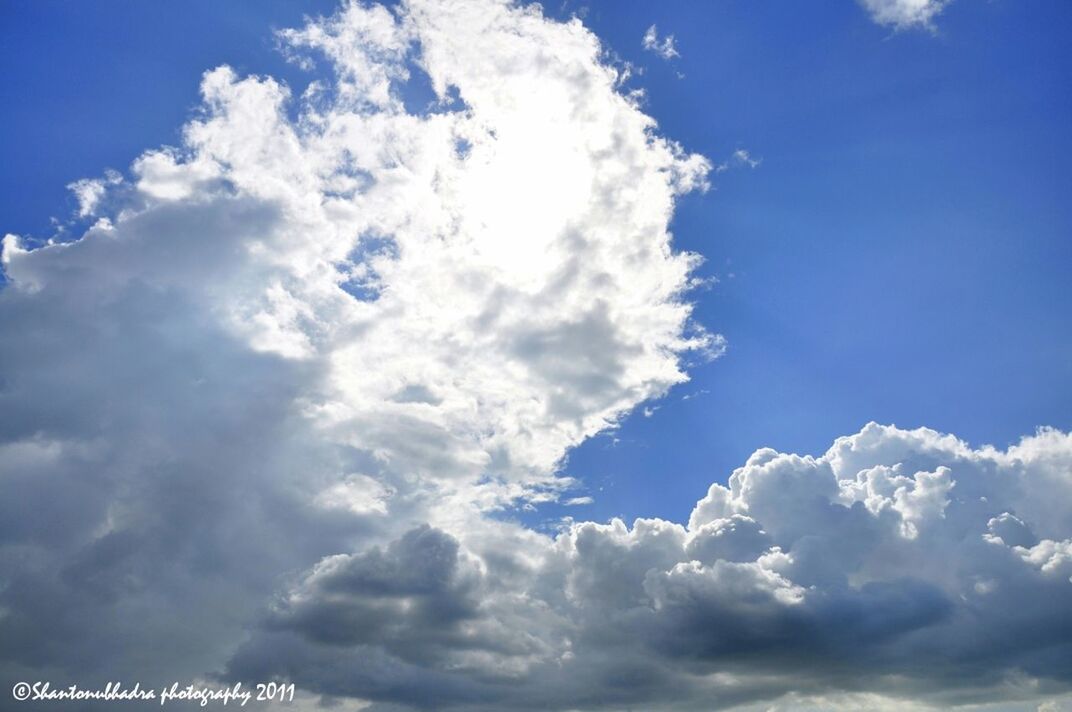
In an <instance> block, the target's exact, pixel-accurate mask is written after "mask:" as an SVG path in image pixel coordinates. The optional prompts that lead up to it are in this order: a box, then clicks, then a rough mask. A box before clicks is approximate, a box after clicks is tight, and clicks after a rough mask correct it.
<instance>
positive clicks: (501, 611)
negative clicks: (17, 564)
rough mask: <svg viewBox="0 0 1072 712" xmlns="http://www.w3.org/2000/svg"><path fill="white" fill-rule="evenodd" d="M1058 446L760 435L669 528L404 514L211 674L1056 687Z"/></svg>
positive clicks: (1065, 442) (510, 695)
mask: <svg viewBox="0 0 1072 712" xmlns="http://www.w3.org/2000/svg"><path fill="white" fill-rule="evenodd" d="M1070 446H1072V435H1068V434H1064V433H1059V432H1057V431H1053V430H1042V431H1040V432H1039V433H1038V434H1036V435H1035V436H1032V437H1027V438H1024V439H1023V440H1022V441H1021V442H1020V443H1019V444H1018V445H1016V446H1013V447H1011V448H1009V449H1008V450H1007V451H998V450H995V449H993V448H982V449H972V448H970V447H968V446H967V445H966V444H964V443H963V442H961V441H959V440H957V439H955V438H952V437H950V436H944V435H941V434H939V433H936V432H934V431H931V430H926V429H919V430H911V431H906V430H899V429H897V428H893V427H884V426H879V425H875V424H871V425H868V426H867V427H865V428H864V429H863V430H862V431H861V432H859V433H857V434H856V435H852V436H849V437H845V438H839V439H838V440H837V441H836V442H835V443H834V445H833V446H832V447H831V448H830V450H829V451H827V452H826V453H825V454H823V455H822V456H820V457H799V456H796V455H788V454H783V453H778V452H776V451H774V450H769V449H766V450H760V451H758V452H757V453H755V454H754V455H753V456H752V457H751V458H750V459H749V460H748V462H747V463H746V464H745V465H744V466H743V467H741V468H739V469H738V470H736V471H735V472H734V473H733V475H732V476H731V477H730V478H729V483H728V485H727V486H722V485H718V484H716V485H712V487H711V489H710V491H709V493H708V495H707V496H706V497H704V498H703V499H702V500H701V501H700V502H698V503H697V506H696V508H695V509H694V511H693V513H692V517H691V519H690V521H689V524H688V526H682V525H680V524H676V523H673V522H668V521H663V520H658V519H638V520H637V521H636V522H634V523H633V525H632V526H631V527H630V526H627V525H626V524H625V523H623V522H622V521H620V520H613V521H611V522H610V523H609V524H597V523H593V522H573V523H571V524H569V526H568V528H567V529H566V530H565V531H563V532H562V533H560V534H558V535H557V536H555V537H553V538H552V537H545V536H541V535H535V534H533V533H532V532H524V531H522V530H520V529H518V528H516V527H514V526H512V525H507V524H502V523H492V522H489V521H483V522H482V523H479V524H475V523H474V522H469V523H468V524H467V526H465V527H462V528H458V529H455V530H454V531H453V533H447V532H446V531H443V530H434V529H433V530H429V529H427V528H421V529H415V530H413V531H411V532H410V533H408V534H407V535H406V536H405V537H403V538H401V539H399V540H397V541H396V542H395V543H393V544H391V545H390V546H389V547H387V548H386V549H373V550H371V551H366V552H365V553H360V554H355V555H353V556H349V557H342V558H332V559H329V560H326V561H325V562H324V563H322V564H320V565H318V566H316V567H314V568H313V569H312V570H311V571H310V572H309V573H308V574H307V576H306V578H305V579H304V580H303V581H302V582H301V583H300V584H299V585H298V586H297V587H296V588H295V589H294V590H293V591H291V592H290V593H289V594H288V596H287V598H286V599H285V600H286V601H288V603H286V604H285V605H284V607H283V608H280V609H277V610H276V611H275V614H274V617H273V619H272V621H271V623H270V625H269V627H268V629H266V631H264V632H262V634H261V635H259V636H257V637H255V638H254V639H253V640H252V641H251V642H250V643H249V644H247V645H246V646H244V647H243V648H242V649H241V650H240V651H239V653H238V654H237V655H236V657H235V658H234V659H233V660H232V661H231V668H230V671H231V673H232V674H233V675H236V676H238V677H241V678H249V679H252V678H254V677H257V676H262V677H263V676H269V675H272V674H279V673H281V672H282V671H284V670H286V671H288V672H289V674H291V675H295V676H297V678H298V679H305V680H307V681H308V684H310V685H311V686H312V688H313V689H317V690H320V691H323V692H327V693H329V694H332V695H349V694H352V695H355V696H358V697H362V696H364V697H370V698H374V699H379V700H381V701H386V700H391V701H394V702H399V703H403V704H410V705H415V706H419V704H418V703H417V702H416V700H415V699H414V698H413V695H414V694H416V693H415V692H414V688H413V687H411V686H416V687H417V688H420V687H421V685H422V684H424V685H426V686H425V687H424V688H423V689H424V691H425V692H426V693H428V694H432V695H434V697H435V699H437V701H438V703H439V704H442V705H448V706H449V705H451V704H454V705H458V706H460V707H461V708H463V709H501V708H503V707H509V708H511V709H519V708H532V709H591V708H597V707H610V708H615V707H616V706H618V705H624V704H628V705H633V706H636V707H643V708H644V709H711V708H720V707H732V706H735V705H738V704H742V703H745V702H748V701H758V700H770V699H773V698H780V697H783V696H784V698H783V699H782V700H781V701H780V702H779V703H778V704H777V705H776V706H775V707H774V709H798V708H800V709H831V708H833V709H853V708H859V707H860V706H861V705H862V706H865V707H868V708H874V709H900V708H904V707H905V706H906V705H909V704H911V705H912V708H916V709H947V708H949V707H951V706H956V705H960V704H977V703H984V702H985V703H990V705H993V706H992V708H993V709H1004V710H1012V709H1031V708H1033V706H1034V705H1035V704H1038V699H1039V698H1040V697H1043V698H1044V697H1047V696H1056V695H1060V694H1062V693H1066V692H1067V691H1068V689H1069V686H1070V684H1072V680H1070V679H1069V672H1068V669H1067V666H1066V665H1065V664H1064V661H1065V660H1066V659H1067V654H1068V653H1069V652H1070V645H1072V643H1070V642H1069V637H1068V634H1067V633H1068V626H1067V624H1065V623H1063V621H1065V620H1069V619H1070V616H1072V596H1069V593H1070V592H1072V582H1070V581H1069V574H1070V573H1072V558H1070V553H1069V552H1070V551H1072V549H1070V546H1072V537H1070V535H1072V505H1070V502H1072V480H1070V479H1069V478H1068V473H1069V472H1070V471H1072V454H1070ZM1055 502H1059V503H1060V504H1059V505H1058V507H1057V509H1055V508H1054V507H1053V506H1052V505H1053V503H1055ZM1058 510H1059V511H1058ZM1009 512H1015V514H1010V513H1009ZM436 532H438V533H436ZM1001 536H1008V537H1010V541H1004V540H1003V539H1002V538H1001ZM1013 536H1015V538H1016V541H1017V542H1019V543H1012V541H1011V539H1012V538H1013ZM425 540H427V546H425V544H423V543H421V542H425ZM402 551H405V552H407V553H406V554H405V557H406V558H405V560H406V561H409V562H411V563H408V564H406V563H403V561H402V558H401V555H400V554H395V553H393V552H402ZM396 559H397V560H396ZM418 561H419V562H424V563H421V564H417V563H416V562H418ZM399 567H401V568H402V569H404V570H405V571H407V573H405V574H401V573H398V574H395V573H390V572H394V571H395V570H396V568H399ZM440 570H442V573H441V574H436V575H435V576H434V578H435V583H434V585H433V584H432V583H430V582H428V581H427V577H428V576H431V575H432V574H434V572H437V571H440ZM358 572H360V573H358ZM371 572H376V573H375V575H376V576H381V577H386V578H385V579H384V582H381V583H376V582H378V581H379V579H373V578H371V577H372V576H373V573H371ZM385 572H386V573H385ZM416 572H422V573H420V574H419V577H418V578H416V579H414V578H412V577H413V576H418V574H417V573H416ZM387 581H390V582H392V583H390V584H388V583H387ZM980 583H985V585H983V586H980ZM399 586H404V587H406V588H405V590H401V589H398V587H399ZM406 602H408V603H406ZM433 610H434V611H439V613H437V614H435V615H433V614H432V613H431V611H433ZM372 611H375V612H376V615H375V616H374V617H372V618H370V616H372V613H371V612H372ZM371 620H375V621H377V622H376V623H375V625H373V624H372V623H370V622H369V621H371ZM370 626H371V627H370ZM384 631H390V633H389V636H390V637H388V638H384V635H386V633H385V632H384ZM324 635H330V636H334V637H336V638H338V637H339V636H345V637H346V641H345V643H344V644H342V645H341V647H338V646H339V641H338V640H335V641H334V642H335V644H336V647H335V648H332V649H331V650H330V651H329V649H328V648H326V647H324V644H325V641H324V640H323V639H322V636H324ZM987 641H1000V644H990V643H987ZM329 656H340V657H339V658H338V659H339V660H340V661H341V662H339V663H338V664H337V665H336V666H335V668H334V669H336V670H338V673H335V672H332V671H326V672H325V670H324V668H323V666H324V665H325V664H326V660H328V659H329ZM385 668H387V669H391V670H394V671H396V672H397V674H398V677H397V678H396V679H395V680H394V683H395V686H392V687H391V688H390V689H384V688H383V687H377V682H376V681H374V679H373V670H382V669H385ZM623 680H629V684H628V685H626V686H624V687H623V683H622V681H623ZM420 681H424V682H423V683H422V682H420ZM1032 699H1034V700H1036V701H1035V702H1034V703H1031V702H1030V700H1032ZM1002 700H1004V701H1005V704H1004V706H1002V705H1000V704H998V702H1000V701H1002ZM766 708H767V707H761V709H766ZM984 708H987V707H986V706H984Z"/></svg>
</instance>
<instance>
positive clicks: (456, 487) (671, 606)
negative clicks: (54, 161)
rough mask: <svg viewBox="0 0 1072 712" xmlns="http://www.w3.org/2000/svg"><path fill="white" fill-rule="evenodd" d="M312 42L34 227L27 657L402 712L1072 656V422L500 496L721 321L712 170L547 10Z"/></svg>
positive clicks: (458, 8)
mask: <svg viewBox="0 0 1072 712" xmlns="http://www.w3.org/2000/svg"><path fill="white" fill-rule="evenodd" d="M280 37H281V40H282V41H283V42H284V44H285V46H286V47H287V51H288V52H289V53H291V55H292V56H293V57H294V59H295V60H296V61H298V62H299V63H301V64H302V65H304V66H311V65H312V64H313V63H314V62H315V61H317V60H321V61H322V59H323V58H325V57H326V58H327V60H328V62H329V66H328V70H327V71H328V72H330V73H331V74H332V76H333V77H335V81H334V83H330V82H329V83H320V84H317V85H316V86H314V87H313V89H312V90H310V91H306V92H303V93H301V95H300V98H298V99H295V98H294V96H293V95H292V93H291V91H290V89H289V88H288V87H285V86H283V85H282V84H280V83H279V82H277V81H275V80H273V79H271V78H269V77H240V76H238V75H237V74H236V73H235V72H234V71H233V70H231V69H229V68H226V67H221V68H217V69H214V70H211V71H209V72H207V73H206V74H205V76H204V79H203V82H202V94H203V103H204V106H203V111H202V112H200V113H199V114H198V118H197V119H196V120H194V121H192V122H191V123H190V124H188V125H187V126H186V127H185V130H184V132H183V142H182V145H180V146H177V147H164V148H160V149H155V150H150V151H148V152H146V153H145V154H143V156H142V157H141V158H139V159H138V160H137V161H136V162H135V163H134V165H133V167H132V177H131V179H130V181H129V182H122V183H113V182H110V181H108V180H106V181H104V182H98V183H94V184H93V185H92V186H89V185H88V184H87V185H85V186H83V189H84V190H85V191H86V196H87V199H89V200H90V202H92V203H93V205H92V207H88V208H87V210H90V211H96V212H107V213H108V214H107V215H105V216H103V217H102V220H104V221H103V222H100V223H98V224H97V225H95V226H94V227H92V228H91V229H89V230H88V231H87V232H86V233H85V234H84V236H83V237H82V238H81V239H80V240H78V241H75V242H69V243H65V244H54V245H49V246H47V247H42V248H39V249H29V248H27V247H25V246H23V245H22V244H21V243H20V241H19V240H18V238H16V237H14V236H8V237H5V240H4V249H3V260H4V262H3V264H4V269H5V273H6V275H7V277H8V278H9V280H10V282H9V283H8V285H7V286H6V287H5V288H4V290H3V291H2V292H0V330H2V332H3V333H5V334H11V335H14V336H13V337H12V338H7V339H4V340H3V341H2V342H0V374H2V380H0V412H3V413H4V414H5V417H4V418H3V419H0V483H2V484H3V488H4V497H3V498H0V641H3V646H4V650H3V655H2V656H0V660H3V662H2V663H0V677H2V678H3V680H5V681H10V683H13V682H14V681H15V680H20V679H48V678H51V679H62V680H64V681H68V682H79V681H87V680H98V679H114V678H116V677H122V678H123V679H137V680H139V681H141V682H142V683H143V684H145V685H152V684H158V683H163V682H171V681H172V680H181V679H202V678H204V676H206V675H212V674H214V673H218V674H222V675H223V676H224V677H229V678H240V679H243V680H246V681H264V680H267V679H270V678H272V677H274V676H280V677H283V678H286V679H290V680H293V681H294V682H295V683H296V684H298V686H299V687H301V688H302V689H303V690H305V691H308V692H310V693H319V694H323V695H325V696H327V698H328V700H329V701H330V700H331V699H333V698H337V697H344V698H347V699H348V700H351V701H353V700H360V701H361V702H360V703H359V704H362V705H364V704H366V702H367V701H371V702H372V703H373V704H372V707H371V709H377V708H378V709H380V710H387V709H396V710H397V709H399V707H401V708H403V709H405V708H426V707H428V705H429V701H430V700H434V701H435V703H436V704H437V705H443V706H449V705H454V706H456V707H460V708H462V709H485V710H486V709H503V708H510V709H524V708H528V709H594V708H615V707H623V706H626V705H632V706H636V705H642V706H643V707H644V708H645V709H659V708H671V707H679V708H680V707H682V706H684V708H686V709H688V708H689V707H690V706H691V707H697V706H700V705H702V706H703V708H709V707H711V706H731V705H735V704H744V703H749V702H753V701H756V700H765V699H770V698H774V697H778V696H779V695H782V694H783V693H784V694H789V695H792V694H797V695H803V697H800V699H808V700H820V701H821V700H825V699H828V698H827V697H824V695H830V696H833V697H836V696H837V695H840V694H842V693H844V692H846V691H851V692H850V694H855V695H863V697H856V698H853V699H872V698H871V697H868V695H874V696H877V697H876V698H875V699H879V698H881V699H886V698H887V697H889V698H897V697H899V696H900V697H904V696H910V697H915V698H919V699H922V700H924V701H930V702H933V703H935V704H938V705H943V704H952V703H956V702H960V701H969V700H979V699H987V698H994V697H1001V696H1006V697H1016V696H1019V697H1020V698H1022V699H1028V698H1031V699H1040V698H1042V697H1047V696H1049V697H1054V696H1056V695H1058V694H1062V693H1063V692H1064V691H1065V690H1067V689H1068V685H1069V678H1068V674H1069V673H1068V670H1067V666H1065V665H1062V662H1063V661H1064V660H1067V658H1068V653H1069V647H1068V646H1069V643H1068V640H1069V639H1070V638H1069V635H1068V629H1067V626H1064V624H1063V623H1062V621H1065V620H1070V619H1072V615H1070V614H1072V611H1070V610H1069V603H1068V601H1069V600H1070V597H1069V596H1068V595H1067V592H1068V586H1069V585H1070V584H1069V581H1068V576H1069V573H1070V572H1069V546H1070V544H1069V542H1070V541H1072V510H1070V505H1069V502H1072V496H1070V495H1072V492H1070V488H1072V482H1070V480H1069V476H1068V473H1069V471H1070V468H1072V438H1070V437H1069V436H1068V435H1066V434H1063V433H1059V432H1057V431H1048V430H1047V431H1041V432H1040V433H1039V434H1037V435H1036V436H1034V437H1030V438H1026V439H1025V440H1024V441H1023V442H1021V443H1020V444H1019V445H1017V446H1015V447H1013V448H1010V449H1009V450H1008V451H1005V452H999V451H996V450H993V449H986V448H984V449H980V450H975V449H972V448H970V447H968V446H967V445H966V444H964V443H962V442H960V441H958V440H957V439H956V438H953V437H951V436H942V435H939V434H938V433H934V432H932V431H927V430H917V431H903V430H898V429H895V428H886V427H881V426H875V425H872V426H868V427H867V428H865V429H864V430H863V431H861V432H860V433H858V434H856V435H854V436H850V437H846V438H842V439H839V440H838V441H836V442H835V443H834V445H833V447H832V448H831V449H830V450H829V451H828V452H827V453H826V454H824V455H822V456H820V457H800V456H795V455H786V454H781V453H778V452H775V451H774V450H769V449H766V450H761V451H758V452H757V453H755V454H754V455H753V456H752V457H751V458H750V459H749V460H748V462H747V463H746V464H745V465H744V466H743V467H742V468H740V469H739V470H737V471H736V472H735V473H734V474H733V475H732V477H731V478H730V480H729V485H728V486H726V487H723V486H721V485H715V486H713V487H712V488H711V490H710V491H709V492H708V494H707V495H706V496H705V497H704V498H703V499H702V500H701V501H700V502H699V503H698V504H697V506H696V508H695V510H694V511H693V513H692V516H691V518H690V521H689V523H688V525H684V524H679V523H673V522H666V521H661V520H654V519H653V520H645V519H641V520H638V521H637V522H634V523H633V524H632V525H631V526H627V525H626V524H625V523H623V522H621V521H617V520H614V521H612V522H610V523H606V524H598V523H593V522H573V521H570V523H569V525H568V527H567V528H566V529H565V530H564V531H563V532H561V533H560V534H558V535H557V536H554V537H550V536H545V535H543V534H539V533H536V532H533V531H529V530H526V529H524V528H522V527H520V526H519V525H517V524H512V523H507V522H502V521H499V520H497V519H495V518H493V517H489V516H487V514H488V512H489V510H490V511H494V510H496V509H497V508H501V507H502V506H503V505H504V504H506V503H508V502H514V501H527V502H529V503H531V502H540V501H550V500H552V499H556V498H558V497H560V496H562V494H563V493H564V492H566V491H567V490H568V489H569V487H571V486H572V485H574V484H575V483H573V482H571V481H570V480H569V478H567V477H564V476H562V475H560V474H559V473H558V471H557V467H558V466H559V464H560V463H561V462H562V458H563V457H564V455H565V454H566V453H567V452H568V450H569V448H571V447H572V446H574V445H576V444H578V443H580V442H582V441H583V440H584V439H585V438H588V437H591V436H592V435H593V434H595V433H597V432H599V431H601V430H604V429H606V428H608V427H611V426H613V425H614V424H615V423H616V422H617V420H618V419H619V418H620V417H621V416H622V415H623V414H624V413H626V412H628V411H629V410H630V409H632V408H634V407H635V406H637V405H638V404H640V403H642V402H645V401H647V400H649V399H653V398H657V397H658V396H660V395H662V394H664V393H665V392H666V391H667V390H668V389H669V388H670V387H671V386H673V385H675V384H679V383H681V382H683V381H684V380H686V375H685V373H684V370H683V366H682V359H683V358H684V357H685V356H686V355H687V354H688V353H689V352H705V351H706V352H707V353H709V354H714V353H717V351H718V349H719V348H720V346H721V341H720V340H719V338H718V337H717V336H714V335H708V334H706V332H704V331H702V330H700V329H698V328H697V327H696V326H695V325H693V324H691V323H690V308H691V307H690V305H689V303H688V302H687V300H686V295H685V291H686V289H687V288H688V286H689V285H690V284H691V283H692V278H691V272H692V269H693V267H694V266H695V265H696V264H697V262H698V258H697V257H696V256H694V255H689V254H684V253H681V252H677V251H675V250H674V249H673V247H672V245H671V241H670V234H669V232H668V225H669V222H670V219H671V217H672V214H673V210H674V207H675V202H676V200H677V199H678V197H679V196H680V195H681V194H682V193H684V192H687V191H689V190H702V189H703V188H704V187H705V186H706V179H707V174H708V173H709V172H710V170H711V168H712V166H711V164H710V163H709V162H708V161H707V160H706V159H705V158H703V157H701V156H698V155H690V154H688V153H686V152H685V151H684V150H683V149H682V148H681V147H680V146H678V145H677V144H675V143H673V142H671V141H668V140H666V139H664V138H662V137H660V136H659V135H658V133H657V131H656V126H655V124H654V121H653V120H652V119H651V118H650V117H648V116H646V115H645V114H643V113H642V112H641V111H640V109H639V108H638V107H637V105H636V104H635V103H634V102H632V101H630V100H629V99H628V98H626V97H623V96H622V95H621V94H620V93H619V91H618V88H617V87H618V78H619V75H618V73H617V72H616V71H615V70H614V69H612V68H610V67H608V66H606V65H605V64H603V63H602V62H601V60H600V57H602V56H603V54H602V51H601V47H600V45H599V43H598V41H597V40H596V38H595V37H594V36H593V35H592V34H591V33H589V32H588V31H587V30H585V29H584V27H583V26H582V25H581V24H580V22H579V21H576V20H574V21H571V22H568V23H556V22H552V21H550V20H547V19H545V18H544V17H543V16H542V15H541V14H540V11H539V9H538V8H537V7H535V6H524V7H518V6H515V5H513V4H509V3H505V2H499V1H498V0H464V1H460V2H456V3H452V4H444V3H440V2H433V1H432V0H409V2H405V3H403V4H402V5H401V6H400V7H398V8H396V10H393V11H392V10H385V9H383V8H381V7H379V6H365V5H361V4H359V3H349V4H347V5H345V6H344V8H343V9H342V11H341V12H340V13H339V14H338V15H336V16H334V17H332V18H326V19H316V20H311V21H310V22H309V23H308V24H307V25H306V27H304V28H301V29H299V30H295V31H287V32H283V33H282V34H281V35H280ZM306 53H308V54H306ZM418 71H423V72H425V73H427V75H428V77H429V78H430V80H431V84H432V86H433V88H434V89H435V91H436V93H437V96H438V98H439V100H440V101H439V104H438V105H437V106H435V107H433V109H434V110H432V111H428V112H424V111H421V112H417V113H414V112H411V111H410V110H409V109H407V107H406V106H405V103H404V102H403V101H402V99H401V98H400V97H401V96H402V92H401V89H400V83H402V82H404V81H406V78H407V76H409V75H410V74H413V73H416V72H418ZM455 96H456V97H457V98H456V99H455V100H454V101H450V98H451V97H455ZM291 116H297V118H296V119H291V118H289V117H291ZM742 160H743V159H742ZM98 188H99V189H98ZM84 205H87V206H88V205H89V203H84ZM103 208H108V210H107V211H103V210H102V209H103ZM656 474H658V475H660V476H673V474H674V473H656ZM581 499H583V498H581ZM575 501H576V500H575ZM191 621H196V622H197V623H196V624H191ZM988 641H1001V645H993V644H990V643H988ZM5 684H9V683H8V682H5ZM789 699H792V698H789ZM820 704H821V703H820Z"/></svg>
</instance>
